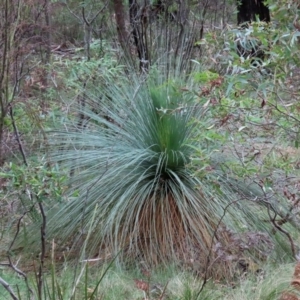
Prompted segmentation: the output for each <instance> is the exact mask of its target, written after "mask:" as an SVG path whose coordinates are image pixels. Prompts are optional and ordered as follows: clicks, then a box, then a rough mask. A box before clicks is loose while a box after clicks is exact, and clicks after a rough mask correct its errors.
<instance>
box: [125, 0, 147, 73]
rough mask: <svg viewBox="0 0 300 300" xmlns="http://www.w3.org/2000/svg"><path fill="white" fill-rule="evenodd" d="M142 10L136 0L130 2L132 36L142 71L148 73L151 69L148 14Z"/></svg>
mask: <svg viewBox="0 0 300 300" xmlns="http://www.w3.org/2000/svg"><path fill="white" fill-rule="evenodd" d="M142 10H143V9H142ZM142 10H141V9H140V7H139V5H138V3H137V1H136V0H129V17H130V24H131V27H132V35H133V39H134V43H135V46H136V49H137V52H138V57H139V60H140V70H141V71H143V72H147V71H148V68H149V56H148V49H147V47H146V43H145V41H146V30H145V29H146V22H147V18H146V13H145V14H144V13H143V12H142Z"/></svg>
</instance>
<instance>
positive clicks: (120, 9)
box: [113, 0, 127, 51]
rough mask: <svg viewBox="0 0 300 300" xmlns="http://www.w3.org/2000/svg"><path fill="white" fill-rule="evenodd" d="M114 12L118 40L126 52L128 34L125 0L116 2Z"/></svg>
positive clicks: (116, 0)
mask: <svg viewBox="0 0 300 300" xmlns="http://www.w3.org/2000/svg"><path fill="white" fill-rule="evenodd" d="M113 2H114V11H115V19H116V23H117V32H118V39H119V42H120V44H121V46H122V48H123V50H124V51H126V40H127V32H126V26H125V9H124V4H123V0H115V1H113Z"/></svg>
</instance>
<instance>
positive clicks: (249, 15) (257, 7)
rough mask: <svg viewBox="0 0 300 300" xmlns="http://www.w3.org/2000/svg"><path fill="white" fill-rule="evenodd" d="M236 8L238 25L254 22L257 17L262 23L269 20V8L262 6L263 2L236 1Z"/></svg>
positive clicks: (258, 0) (261, 0) (256, 0)
mask: <svg viewBox="0 0 300 300" xmlns="http://www.w3.org/2000/svg"><path fill="white" fill-rule="evenodd" d="M237 8H238V15H237V22H238V24H242V23H246V22H251V21H255V20H256V18H257V17H258V18H259V20H260V21H264V22H270V20H271V18H270V11H269V8H268V7H267V6H266V5H265V4H264V0H238V2H237Z"/></svg>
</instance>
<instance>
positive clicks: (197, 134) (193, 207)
mask: <svg viewBox="0 0 300 300" xmlns="http://www.w3.org/2000/svg"><path fill="white" fill-rule="evenodd" d="M154 74H156V73H155V72H154ZM161 76H162V75H161ZM182 82H183V81H182ZM180 83H181V81H180V80H179V78H176V80H172V79H170V76H169V80H168V81H166V80H165V79H164V77H163V76H162V77H152V76H151V75H149V78H148V79H145V78H141V79H139V78H137V77H135V76H132V77H131V78H130V81H126V80H124V81H123V82H122V81H119V82H118V85H112V84H111V83H109V82H105V83H104V84H103V86H102V87H101V88H100V89H99V90H98V92H97V93H95V94H94V95H93V94H92V93H89V94H88V95H89V99H86V105H85V106H84V107H80V108H79V115H81V116H82V119H81V125H80V126H78V124H79V123H78V122H77V124H76V121H74V120H71V124H66V125H67V126H68V130H67V131H56V132H53V133H52V135H51V136H50V137H49V141H50V157H51V159H52V160H53V161H55V162H56V163H59V164H60V166H61V168H62V169H65V170H67V171H69V172H70V174H71V179H70V185H69V186H70V188H69V193H68V201H66V202H63V203H61V204H60V205H59V206H56V207H55V208H53V209H52V210H50V211H49V212H48V219H49V225H48V234H49V237H51V238H53V237H54V238H55V239H59V240H62V241H65V242H67V241H69V240H70V239H74V240H75V241H77V243H79V244H80V240H82V238H83V237H86V234H87V232H88V228H89V227H90V226H91V228H92V235H91V236H90V237H89V242H88V243H87V245H86V247H87V248H86V249H87V253H90V254H92V253H95V252H97V251H98V249H100V248H101V247H105V249H107V251H111V252H112V253H118V252H119V251H120V249H122V250H123V251H122V253H121V255H120V259H121V260H125V261H126V260H127V259H130V257H132V258H135V257H137V256H141V257H143V258H144V259H145V260H146V261H151V263H157V262H161V261H163V262H166V261H168V260H170V259H175V260H176V261H178V260H181V259H183V257H185V256H187V257H188V256H189V255H191V254H190V252H188V251H191V250H188V249H196V248H197V249H201V250H200V253H201V254H200V257H199V260H200V261H201V262H204V260H205V257H206V255H208V251H209V249H210V247H211V243H212V236H213V233H214V230H215V228H216V225H217V223H218V222H219V221H220V220H221V217H222V216H223V214H224V209H225V207H226V213H225V216H224V218H223V219H222V223H224V224H226V226H228V228H231V229H233V230H243V231H245V230H246V231H247V230H249V231H251V230H263V231H264V230H268V228H269V226H268V224H266V223H263V222H261V219H262V218H264V217H265V216H266V215H265V214H264V213H263V210H262V209H261V207H259V205H257V204H254V203H251V200H253V199H255V197H256V199H257V197H263V192H262V191H261V189H260V187H259V186H258V185H255V184H251V182H249V181H247V180H246V177H247V176H246V174H245V173H247V171H244V175H241V174H239V173H238V172H236V174H234V173H233V172H231V171H230V167H229V166H230V164H232V161H234V158H233V157H230V156H227V155H226V154H221V153H220V151H219V149H220V147H221V144H222V143H224V142H225V141H226V135H224V134H222V133H221V132H218V130H215V129H214V126H212V124H213V123H212V121H213V114H214V112H213V110H208V109H207V104H202V103H201V101H200V102H199V101H195V100H197V97H195V92H193V90H194V87H193V86H192V84H193V82H192V81H186V82H185V85H184V86H188V89H187V90H186V89H181V86H182V84H180ZM190 91H191V92H190ZM72 124H73V125H72ZM74 124H75V125H74ZM242 171H243V170H242ZM248 172H249V171H248ZM243 177H245V179H244V178H243ZM248 202H249V203H248ZM92 216H94V217H93V218H94V221H93V222H92V223H91V220H92V219H93V218H92ZM222 234H223V233H222V232H219V233H218V238H220V237H221V236H222ZM219 235H220V237H219ZM192 251H194V250H192Z"/></svg>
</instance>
